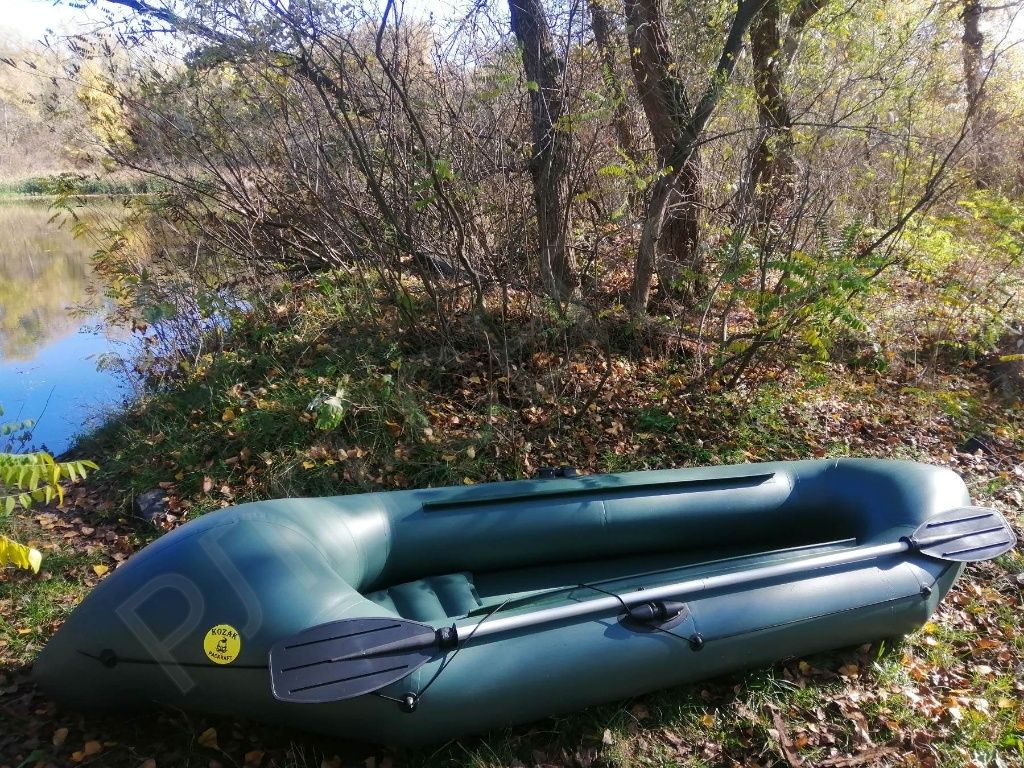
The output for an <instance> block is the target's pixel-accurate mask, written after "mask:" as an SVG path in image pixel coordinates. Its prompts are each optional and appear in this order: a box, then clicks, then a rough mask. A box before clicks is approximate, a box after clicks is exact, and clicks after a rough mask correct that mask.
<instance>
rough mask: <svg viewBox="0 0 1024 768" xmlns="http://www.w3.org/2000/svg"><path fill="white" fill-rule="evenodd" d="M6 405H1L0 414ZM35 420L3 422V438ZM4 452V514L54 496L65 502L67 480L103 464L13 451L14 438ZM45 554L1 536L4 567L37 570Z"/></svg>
mask: <svg viewBox="0 0 1024 768" xmlns="http://www.w3.org/2000/svg"><path fill="white" fill-rule="evenodd" d="M2 415H3V407H2V406H0V416H2ZM32 425H33V423H32V422H31V421H20V422H8V423H0V437H3V436H9V435H12V434H15V433H18V432H25V431H27V430H30V429H31V428H32ZM2 447H3V448H4V452H0V515H4V516H6V515H10V514H11V513H12V512H14V510H15V509H17V508H18V507H21V508H22V509H29V508H31V507H32V505H33V504H37V503H41V504H49V503H50V502H51V501H53V500H54V499H58V500H59V501H61V502H63V500H64V490H63V488H62V486H61V483H62V482H63V481H65V480H70V481H71V482H77V481H78V480H81V479H83V478H85V477H86V475H87V474H88V473H89V472H90V471H92V470H94V469H99V467H98V466H97V465H96V464H95V463H94V462H91V461H88V460H85V459H79V460H77V461H57V460H56V459H54V457H53V456H51V455H50V454H49V453H46V452H45V451H31V452H28V453H13V452H11V449H12V446H11V444H10V441H8V443H7V444H5V445H3V446H2ZM41 562H42V555H41V554H40V553H39V551H38V550H35V549H32V548H31V547H27V546H25V545H24V544H19V543H18V542H16V541H13V540H12V539H10V538H8V537H6V536H3V535H0V566H4V565H14V566H17V567H19V568H25V569H27V570H32V571H34V572H38V571H39V565H40V563H41Z"/></svg>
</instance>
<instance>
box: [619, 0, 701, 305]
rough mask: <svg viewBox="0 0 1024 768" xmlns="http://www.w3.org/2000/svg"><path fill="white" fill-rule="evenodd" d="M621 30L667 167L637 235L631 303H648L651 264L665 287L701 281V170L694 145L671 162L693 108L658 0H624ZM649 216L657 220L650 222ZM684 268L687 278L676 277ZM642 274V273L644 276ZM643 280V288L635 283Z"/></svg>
mask: <svg viewBox="0 0 1024 768" xmlns="http://www.w3.org/2000/svg"><path fill="white" fill-rule="evenodd" d="M625 8H626V30H627V36H628V40H629V47H630V51H631V54H632V55H631V56H630V61H631V63H632V66H633V76H634V78H635V80H636V85H637V91H638V93H639V95H640V102H641V103H642V104H643V107H644V113H645V114H646V115H647V122H648V123H649V125H650V127H651V135H652V137H653V138H654V145H655V150H656V153H657V158H658V164H659V166H660V168H662V169H671V170H669V172H668V174H667V175H666V176H663V177H662V178H661V179H659V180H658V182H656V184H655V186H654V188H653V189H652V190H651V199H650V200H649V202H648V208H647V215H646V218H645V222H644V230H643V234H642V235H641V239H640V248H639V254H638V260H637V273H636V274H635V275H634V299H633V300H634V304H636V302H637V301H641V302H642V303H643V306H644V308H646V306H647V300H648V298H649V294H650V278H651V277H652V276H653V273H654V271H655V270H657V272H658V276H659V279H660V282H661V284H662V287H663V289H665V290H666V291H668V290H672V289H674V288H679V287H682V289H683V292H684V293H685V294H689V297H690V298H692V297H693V296H694V295H695V294H697V293H699V286H700V285H701V284H703V282H704V281H703V272H704V269H703V264H701V263H700V260H699V256H698V254H699V253H700V251H699V248H698V238H699V234H700V228H699V227H700V206H701V202H702V195H701V186H700V180H701V174H700V166H699V158H698V157H697V154H696V151H695V150H692V149H691V150H690V151H688V152H687V153H686V157H685V160H684V162H683V165H681V166H679V167H676V166H673V164H672V163H673V159H674V154H675V147H676V144H677V142H678V141H679V139H680V137H682V136H683V135H685V133H686V131H687V127H688V125H689V122H690V120H691V118H692V109H691V107H690V104H689V102H688V100H687V97H686V91H685V89H684V87H683V83H682V81H681V80H680V79H679V78H678V77H677V76H676V75H675V68H676V62H675V56H674V54H673V52H672V47H671V44H670V43H669V39H668V31H667V28H666V25H665V14H664V5H663V2H662V0H626V3H625ZM653 218H660V219H661V221H657V222H654V221H652V219H653ZM684 272H685V273H686V274H687V284H686V285H684V286H679V285H678V283H679V279H680V277H681V276H682V275H683V274H684ZM643 275H646V278H644V277H643ZM639 282H644V285H645V286H646V287H645V288H644V289H643V291H641V292H640V293H639V294H638V293H637V288H636V286H637V285H638V283H639Z"/></svg>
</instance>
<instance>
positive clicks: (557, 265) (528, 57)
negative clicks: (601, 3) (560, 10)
mask: <svg viewBox="0 0 1024 768" xmlns="http://www.w3.org/2000/svg"><path fill="white" fill-rule="evenodd" d="M508 5H509V11H510V12H511V16H512V31H513V33H514V34H515V36H516V40H517V41H518V42H519V47H520V49H521V51H522V56H523V71H524V72H525V73H526V78H527V80H529V81H530V82H531V83H532V84H534V85H533V86H531V88H530V107H531V118H530V123H531V133H532V139H533V150H532V152H533V153H532V157H531V159H530V174H531V176H532V177H533V199H534V205H535V208H536V211H537V232H538V238H539V245H540V273H541V279H542V280H543V282H544V287H545V289H546V290H547V292H548V293H549V294H550V295H551V296H552V297H554V298H556V299H563V298H566V297H567V296H569V295H570V294H572V292H573V291H574V290H575V288H576V269H575V263H574V261H575V260H574V258H573V255H572V247H571V245H570V244H569V243H568V241H567V233H568V231H569V226H570V214H571V208H570V189H569V157H570V151H571V140H572V139H571V136H572V134H570V133H569V132H567V131H558V130H556V125H557V123H558V121H559V119H560V118H561V117H563V115H564V114H565V102H564V99H563V92H562V81H563V72H562V62H561V60H560V59H559V58H558V55H557V53H556V51H555V45H554V42H553V40H552V38H551V30H550V29H549V27H548V22H547V17H546V16H545V14H544V8H543V7H542V6H541V4H540V1H539V0H509V3H508Z"/></svg>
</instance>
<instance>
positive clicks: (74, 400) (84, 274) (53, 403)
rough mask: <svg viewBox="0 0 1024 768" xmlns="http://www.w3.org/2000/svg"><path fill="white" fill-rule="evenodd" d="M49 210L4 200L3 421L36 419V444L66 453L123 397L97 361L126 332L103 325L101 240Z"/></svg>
mask: <svg viewBox="0 0 1024 768" xmlns="http://www.w3.org/2000/svg"><path fill="white" fill-rule="evenodd" d="M115 210H116V208H115V207H114V206H111V210H110V211H109V212H108V213H113V211H115ZM101 213H102V209H101ZM51 215H52V214H51V211H50V209H49V206H48V205H47V204H46V203H45V202H41V201H40V202H37V201H28V202H22V201H17V202H15V201H0V406H3V409H4V411H5V413H4V415H3V416H0V423H3V422H7V421H20V420H23V419H35V420H37V423H36V426H35V427H34V429H33V433H32V440H31V443H30V445H33V446H35V447H45V448H46V449H48V450H50V451H51V452H53V453H61V452H63V451H64V450H66V449H67V448H68V447H69V446H70V445H71V443H72V442H73V438H74V436H75V435H76V434H78V433H79V432H81V431H82V430H83V429H84V428H86V427H88V426H90V425H92V424H94V423H95V422H96V421H97V420H98V419H99V418H101V417H102V415H103V414H104V413H107V412H109V411H110V410H111V409H112V408H116V407H117V405H118V404H119V403H121V402H123V400H124V397H125V389H124V388H123V387H122V384H121V383H120V380H119V379H118V377H116V376H115V375H114V373H112V372H110V371H103V370H98V369H97V362H98V360H99V358H100V356H102V355H104V354H106V353H110V352H113V351H116V350H117V349H118V347H119V346H121V345H120V342H121V341H122V340H123V338H124V334H123V333H119V332H116V331H113V330H111V329H107V328H103V327H102V323H101V322H100V321H101V319H102V312H101V306H100V305H99V304H98V302H97V300H96V296H95V295H94V289H95V287H96V286H95V284H94V279H93V272H92V268H91V266H90V256H91V255H92V253H93V251H94V250H95V245H94V244H93V243H91V242H88V241H87V240H76V239H75V238H74V237H72V235H71V234H70V232H68V231H67V229H66V228H61V227H60V226H59V224H58V223H55V222H51V221H50V217H51ZM87 306H91V307H92V308H91V309H86V310H85V311H83V310H82V307H87Z"/></svg>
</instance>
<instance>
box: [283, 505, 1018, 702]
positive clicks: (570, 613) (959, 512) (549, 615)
mask: <svg viewBox="0 0 1024 768" xmlns="http://www.w3.org/2000/svg"><path fill="white" fill-rule="evenodd" d="M1015 544H1016V537H1015V536H1014V534H1013V531H1012V530H1011V529H1010V526H1009V524H1007V522H1006V520H1005V519H1004V518H1003V516H1002V515H1001V514H999V512H997V511H996V510H994V509H987V508H985V507H959V508H957V509H952V510H949V511H947V512H942V513H940V514H938V515H935V516H933V517H931V518H929V519H928V520H927V521H925V522H924V523H923V524H922V525H921V526H920V527H918V529H917V530H916V531H914V533H913V534H911V535H910V536H908V537H905V538H903V539H900V540H899V541H896V542H892V543H890V544H879V545H875V546H870V547H859V548H853V549H849V550H845V551H842V552H833V553H829V554H825V555H818V556H815V557H809V558H806V559H804V560H798V561H791V562H785V563H778V564H775V565H769V566H764V567H762V568H751V569H748V570H745V571H737V572H734V573H725V574H720V575H718V576H708V577H706V578H703V579H691V580H689V581H683V582H677V583H675V584H665V585H663V586H659V587H651V588H648V589H643V590H637V591H634V592H629V593H624V594H621V595H608V596H606V597H600V598H596V599H594V600H586V601H582V602H578V603H570V604H568V605H560V606H556V607H553V608H546V609H543V610H539V611H533V612H531V613H524V614H518V615H514V616H507V617H503V618H496V619H490V620H489V617H485V618H484V619H481V620H480V621H479V622H476V623H475V624H467V625H465V626H460V627H457V626H454V625H453V626H451V627H442V628H440V629H438V628H435V627H431V626H429V625H427V624H420V623H418V622H414V621H406V620H405V619H400V618H397V617H396V618H387V617H372V618H362V619H343V620H341V621H332V622H329V623H327V624H321V625H319V626H316V627H311V628H309V629H305V630H303V631H301V632H299V633H297V634H295V635H293V636H291V637H289V638H286V639H285V640H282V641H281V642H279V643H277V644H276V645H274V646H273V648H271V650H270V679H271V688H272V690H273V693H274V697H275V698H277V699H279V700H281V701H287V702H295V703H310V704H312V703H323V702H328V701H340V700H343V699H351V698H355V697H356V696H362V695H364V694H367V693H372V692H374V691H377V690H380V689H381V688H383V687H384V686H386V685H389V684H390V683H393V682H396V681H398V680H401V679H402V678H403V677H405V676H407V675H409V674H411V673H412V672H414V671H415V670H416V669H418V668H419V667H421V666H422V665H424V664H426V663H427V662H428V661H429V660H430V659H432V658H434V657H435V656H437V654H438V653H439V652H442V651H445V650H447V649H450V648H456V647H458V645H459V643H460V642H462V643H465V642H467V641H469V640H470V639H474V638H481V637H487V636H490V635H494V634H498V633H501V632H511V631H514V630H519V629H524V628H527V627H533V626H537V625H540V624H548V623H551V622H555V621H563V620H565V619H570V618H573V617H576V616H588V615H593V614H599V613H607V612H612V611H621V610H622V609H623V606H625V607H626V608H627V610H628V613H629V615H630V617H631V618H632V619H634V620H635V621H637V622H641V623H643V622H646V623H651V622H660V621H664V620H668V619H670V618H671V612H672V611H673V610H675V611H676V612H677V613H678V611H679V610H680V606H678V605H674V604H673V603H666V602H662V601H665V600H667V599H668V598H673V599H678V598H680V597H683V596H685V595H692V594H695V593H699V592H706V591H708V590H712V589H722V588H725V587H734V586H739V585H742V584H749V583H753V582H757V581H764V580H766V579H774V578H779V577H781V576H789V575H796V574H805V573H811V572H813V571H817V570H821V569H823V568H831V567H834V566H839V565H846V564H849V563H855V562H861V561H863V560H870V559H873V558H881V557H891V556H894V555H899V554H902V553H904V552H916V553H918V554H921V555H925V556H926V557H930V558H933V559H936V560H943V561H950V562H976V561H979V560H990V559H992V558H994V557H998V556H999V555H1001V554H1003V553H1004V552H1008V551H1009V550H1011V549H1012V548H1013V547H1014V545H1015ZM595 591H601V590H595ZM695 647H696V646H695ZM408 698H409V701H407V702H405V705H406V708H407V709H409V710H411V709H413V708H415V699H416V697H415V694H410V695H409V696H408Z"/></svg>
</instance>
